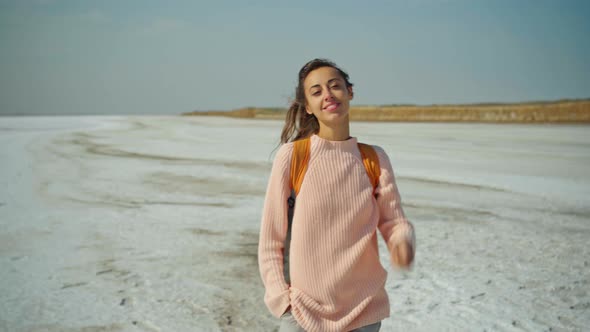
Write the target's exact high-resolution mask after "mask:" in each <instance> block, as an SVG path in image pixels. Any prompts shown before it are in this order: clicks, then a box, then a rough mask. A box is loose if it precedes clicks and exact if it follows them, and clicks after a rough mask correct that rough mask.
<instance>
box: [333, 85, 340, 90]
mask: <svg viewBox="0 0 590 332" xmlns="http://www.w3.org/2000/svg"><path fill="white" fill-rule="evenodd" d="M338 88H340V85H338V84H334V85H332V89H338Z"/></svg>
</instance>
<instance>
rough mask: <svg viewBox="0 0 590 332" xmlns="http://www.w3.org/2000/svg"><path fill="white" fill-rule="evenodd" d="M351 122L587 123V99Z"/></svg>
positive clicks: (268, 112) (398, 110)
mask: <svg viewBox="0 0 590 332" xmlns="http://www.w3.org/2000/svg"><path fill="white" fill-rule="evenodd" d="M286 112H287V110H286V109H283V108H263V107H248V108H240V109H235V110H231V111H195V112H188V113H184V114H183V115H189V116H227V117H233V118H246V119H267V120H268V119H274V120H284V119H285V116H286V114H287V113H286ZM350 120H351V121H370V122H427V123H428V122H434V123H441V122H443V123H453V122H455V123H498V124H500V123H504V124H506V123H519V124H524V123H528V124H539V123H569V124H575V123H578V124H589V123H590V100H588V99H581V100H558V101H549V102H527V103H515V104H502V103H489V104H465V105H429V106H428V105H424V106H418V105H390V106H359V105H353V106H351V108H350Z"/></svg>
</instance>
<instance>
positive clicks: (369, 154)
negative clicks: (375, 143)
mask: <svg viewBox="0 0 590 332" xmlns="http://www.w3.org/2000/svg"><path fill="white" fill-rule="evenodd" d="M358 146H359V150H360V151H361V156H362V157H363V164H364V165H365V170H366V171H367V175H369V179H370V180H371V184H372V185H373V195H375V191H376V190H377V186H378V185H379V177H380V176H381V166H380V165H379V156H378V155H377V152H376V151H375V149H374V148H373V147H372V146H370V145H368V144H364V143H358Z"/></svg>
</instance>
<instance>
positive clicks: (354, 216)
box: [258, 59, 415, 331]
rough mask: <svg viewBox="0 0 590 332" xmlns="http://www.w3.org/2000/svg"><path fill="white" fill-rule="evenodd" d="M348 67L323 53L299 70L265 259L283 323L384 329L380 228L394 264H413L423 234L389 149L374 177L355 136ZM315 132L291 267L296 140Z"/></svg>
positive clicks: (274, 175) (270, 293)
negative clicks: (408, 214) (409, 215)
mask: <svg viewBox="0 0 590 332" xmlns="http://www.w3.org/2000/svg"><path fill="white" fill-rule="evenodd" d="M352 86H353V85H352V83H350V82H349V77H348V75H347V74H346V73H345V72H344V71H343V70H341V69H340V68H338V67H337V66H336V65H335V64H334V63H332V62H330V61H328V60H324V59H315V60H312V61H310V62H308V63H307V64H306V65H305V66H303V68H301V70H300V71H299V81H298V86H297V88H296V92H295V100H294V101H293V103H292V104H291V107H290V108H289V111H288V113H287V118H286V123H285V127H284V128H283V132H282V134H281V142H282V143H283V144H282V145H281V147H280V148H279V150H278V152H277V155H276V157H275V160H274V162H273V167H272V171H271V175H270V179H269V183H268V188H267V192H266V199H265V203H264V209H263V216H262V223H261V230H260V242H259V248H258V262H259V268H260V274H261V277H262V281H263V283H264V286H265V289H266V294H265V298H264V300H265V303H266V305H267V307H268V308H269V310H270V311H271V313H272V314H273V315H274V316H276V317H282V319H281V328H280V331H378V330H379V328H380V326H381V320H383V319H384V318H386V317H388V316H389V300H388V296H387V293H386V292H385V281H386V279H387V273H386V271H385V269H384V268H383V266H382V265H381V263H380V261H379V254H378V249H377V234H376V230H377V229H379V231H380V232H381V234H382V235H383V238H384V239H385V241H386V243H387V246H388V249H389V251H390V254H391V259H392V262H393V264H394V265H396V266H399V267H405V268H407V267H409V266H410V264H411V263H412V261H413V258H414V252H415V237H414V230H413V227H412V225H411V224H410V222H408V220H407V219H406V218H405V215H404V212H403V210H402V207H401V200H400V195H399V193H398V190H397V186H396V184H395V178H394V174H393V170H392V167H391V164H390V161H389V158H388V157H387V155H386V153H385V152H384V151H383V150H382V149H381V148H379V147H376V146H374V147H373V148H374V149H375V151H376V152H377V155H378V158H379V165H380V176H379V178H378V183H377V184H376V187H375V188H374V187H373V185H372V184H371V181H370V179H369V177H368V176H367V172H366V170H365V167H364V166H363V159H362V156H361V153H360V151H359V148H358V142H357V140H356V138H354V137H350V126H349V104H350V100H352V97H353V90H352ZM305 138H309V139H310V153H309V160H308V169H307V172H306V173H305V176H304V178H303V182H302V184H301V187H300V189H299V193H298V195H297V203H296V205H295V210H294V214H293V221H292V228H291V230H290V231H291V241H290V257H289V272H290V283H288V282H287V281H286V278H285V276H284V274H283V258H284V257H283V254H284V251H285V239H286V236H287V231H288V221H287V210H288V204H287V200H288V198H289V196H290V194H291V189H292V188H291V184H290V180H289V179H290V167H291V157H292V153H293V146H294V143H293V141H296V140H300V139H305Z"/></svg>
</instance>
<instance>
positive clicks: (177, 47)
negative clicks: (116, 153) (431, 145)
mask: <svg viewBox="0 0 590 332" xmlns="http://www.w3.org/2000/svg"><path fill="white" fill-rule="evenodd" d="M589 17H590V1H570V0H563V1H558V0H489V1H488V0H396V1H378V0H375V1H370V0H368V1H358V0H355V1H349V0H339V1H317V0H316V1H307V0H300V1H293V0H290V1H281V0H275V1H270V0H269V1H247V0H244V1H224V0H217V1H214V0H213V1H198V0H191V1H189V0H187V1H173V0H170V1H163V0H162V1H155V0H137V1H131V0H129V1H123V0H102V1H89V0H88V1H87V0H63V1H62V0H13V1H8V0H0V115H22V114H40V115H53V114H98V115H102V114H105V115H109V114H162V115H167V114H170V115H173V114H180V113H183V112H190V111H196V110H231V109H236V108H241V107H287V106H288V104H289V101H290V100H291V99H292V97H293V95H294V90H295V86H296V84H297V73H298V71H299V69H300V68H301V67H302V66H303V65H304V64H305V63H306V62H307V61H309V60H311V59H313V58H328V59H330V60H332V61H334V62H335V63H336V64H338V65H339V66H340V67H342V68H343V69H344V70H345V71H346V72H348V74H349V75H350V79H351V82H352V83H354V89H355V97H354V100H353V101H352V105H387V104H419V105H429V104H457V103H460V104H463V103H480V102H522V101H536V100H556V99H564V98H589V97H590V60H589V59H590V42H588V40H590V39H589V37H588V36H590V19H588V18H589Z"/></svg>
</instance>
